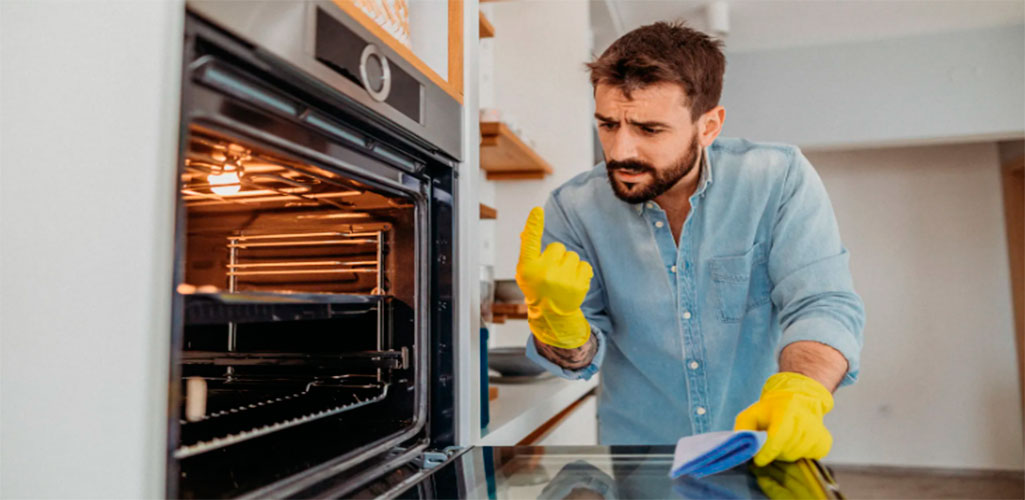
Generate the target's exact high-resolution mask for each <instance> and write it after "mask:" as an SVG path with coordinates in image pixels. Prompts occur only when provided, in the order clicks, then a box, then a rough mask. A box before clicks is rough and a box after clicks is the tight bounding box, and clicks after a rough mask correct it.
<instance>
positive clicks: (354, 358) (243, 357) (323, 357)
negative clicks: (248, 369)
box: [181, 348, 409, 370]
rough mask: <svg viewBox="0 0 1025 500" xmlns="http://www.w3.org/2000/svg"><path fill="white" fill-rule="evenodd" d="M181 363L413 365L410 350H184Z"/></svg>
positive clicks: (341, 366)
mask: <svg viewBox="0 0 1025 500" xmlns="http://www.w3.org/2000/svg"><path fill="white" fill-rule="evenodd" d="M181 363H182V365H184V366H188V365H203V366H232V367H237V366H272V367H280V366H302V367H306V368H326V369H332V368H334V369H343V370H346V369H352V368H391V369H402V368H406V367H407V366H408V365H409V354H408V349H406V348H402V349H400V350H389V351H354V352H339V353H327V354H321V353H316V354H314V353H304V352H231V351H228V352H225V351H182V359H181Z"/></svg>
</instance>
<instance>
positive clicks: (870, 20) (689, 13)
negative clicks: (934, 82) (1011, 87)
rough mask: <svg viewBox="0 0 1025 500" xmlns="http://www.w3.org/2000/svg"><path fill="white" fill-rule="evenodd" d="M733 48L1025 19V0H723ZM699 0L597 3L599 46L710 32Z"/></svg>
mask: <svg viewBox="0 0 1025 500" xmlns="http://www.w3.org/2000/svg"><path fill="white" fill-rule="evenodd" d="M724 1H725V3H727V4H728V10H729V33H728V34H727V35H726V36H725V37H724V41H725V42H726V51H727V52H750V51H756V50H769V49H781V48H788V47H807V46H815V45H826V44H834V43H845V42H858V41H868V40H879V39H885V38H900V37H907V36H915V35H923V34H929V33H942V32H947V31H959V30H969V29H974V28H986V27H993V26H1003V25H1014V24H1023V23H1025V2H1023V1H1022V0H960V1H952V0H814V1H813V0H803V1H801V0H724ZM709 3H711V2H709V1H693V0H591V24H592V29H593V31H594V47H595V51H596V52H597V53H600V52H601V51H603V50H604V49H605V47H607V46H608V45H609V44H610V43H611V42H612V41H613V40H615V39H616V38H617V37H618V36H619V35H620V34H622V33H625V32H627V31H630V30H632V29H634V28H636V27H639V26H642V25H645V24H649V23H653V22H655V21H660V20H676V19H681V20H684V21H687V23H688V24H689V25H690V26H692V27H694V28H697V29H700V30H703V31H708V23H707V16H706V5H707V4H709Z"/></svg>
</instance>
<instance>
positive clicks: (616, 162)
mask: <svg viewBox="0 0 1025 500" xmlns="http://www.w3.org/2000/svg"><path fill="white" fill-rule="evenodd" d="M588 66H589V68H590V71H591V82H592V84H593V86H594V97H595V110H596V113H595V118H596V119H597V122H598V129H599V139H600V140H601V144H602V150H603V153H604V155H605V162H604V163H602V164H599V165H597V166H596V167H595V168H594V169H593V170H591V171H589V172H586V173H584V174H581V175H578V176H576V177H575V178H573V179H572V180H570V181H569V182H567V183H565V184H564V185H562V186H560V187H559V188H558V189H556V190H555V191H554V192H553V193H552V195H551V197H550V198H549V199H548V202H547V204H546V206H545V209H544V210H542V209H541V208H535V209H534V210H533V211H532V212H531V214H530V216H529V218H528V220H527V224H526V228H525V229H524V231H523V235H522V238H521V239H522V246H521V249H520V261H519V264H518V266H517V275H516V279H517V282H518V283H519V285H520V288H521V289H522V290H523V292H524V295H525V296H526V298H527V303H528V310H529V314H528V323H529V325H530V329H531V332H532V334H533V335H532V336H531V338H530V339H529V340H528V342H527V355H528V357H530V358H531V359H533V360H534V361H535V362H537V363H539V364H540V365H542V366H544V367H545V368H547V369H548V370H550V371H552V372H554V373H556V374H559V375H561V376H564V377H567V378H589V377H591V376H592V375H594V374H595V373H596V372H597V371H598V369H599V367H601V370H602V378H601V385H602V390H601V398H600V403H599V410H598V419H599V434H600V441H601V442H602V444H606V445H612V444H663V443H675V442H676V440H677V439H678V438H680V437H682V436H685V435H690V434H695V433H701V432H709V431H719V430H729V429H731V428H735V429H761V430H767V431H768V435H769V437H768V440H767V442H766V444H765V446H764V447H763V448H762V451H761V452H759V454H758V455H757V456H756V457H755V462H756V464H758V465H764V464H766V463H768V462H771V461H773V460H775V459H782V460H795V459H798V458H802V457H809V458H821V457H823V456H825V455H826V454H827V453H828V452H829V449H830V447H831V445H832V438H831V436H830V434H829V432H828V430H826V427H825V425H824V424H823V415H824V414H825V413H826V412H828V411H829V410H830V409H832V407H833V398H832V394H831V393H832V391H834V390H835V389H836V388H837V386H838V385H842V384H847V383H851V382H853V381H854V380H855V379H856V378H857V374H858V358H859V353H860V350H861V344H862V327H863V324H864V309H863V305H862V302H861V300H860V298H859V297H858V295H857V294H856V293H855V292H854V289H853V286H852V284H851V276H850V271H849V268H848V253H847V251H846V250H845V249H844V247H843V245H842V243H841V241H840V235H839V232H838V230H837V225H836V220H835V218H834V216H833V211H832V207H831V206H830V203H829V199H828V197H827V195H826V192H825V190H824V188H823V186H822V183H821V181H820V180H819V177H818V176H817V174H816V173H815V170H814V169H813V168H812V166H811V164H809V162H808V160H807V159H805V157H804V156H803V155H802V154H801V152H800V151H799V150H798V149H797V148H796V147H793V146H788V145H783V144H765V143H753V142H749V141H745V140H738V139H718V140H717V139H716V138H717V137H718V136H719V132H720V131H721V129H722V125H723V120H724V116H725V112H724V109H723V107H722V106H719V105H718V101H719V96H720V93H721V90H722V77H723V72H724V68H725V59H724V57H723V54H722V52H721V50H720V43H719V42H716V41H714V40H712V39H710V38H709V37H707V36H706V35H704V34H702V33H700V32H697V31H694V30H691V29H689V28H686V27H685V26H683V25H678V24H668V23H656V24H653V25H649V26H644V27H641V28H638V29H636V30H634V31H632V32H630V33H628V34H626V35H624V36H623V37H622V38H620V39H619V40H617V41H616V42H614V43H613V44H612V45H611V46H610V47H609V48H608V50H606V51H605V52H604V53H603V54H602V55H601V57H599V58H598V59H597V60H596V61H595V62H593V63H591V64H589V65H588ZM780 118H781V119H787V117H780ZM543 245H547V247H543ZM542 248H544V251H543V252H542ZM777 372H778V373H777ZM759 388H761V392H759ZM745 408H746V409H745Z"/></svg>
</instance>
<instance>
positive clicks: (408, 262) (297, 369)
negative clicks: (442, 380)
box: [171, 124, 426, 497]
mask: <svg viewBox="0 0 1025 500" xmlns="http://www.w3.org/2000/svg"><path fill="white" fill-rule="evenodd" d="M253 144H254V143H253V142H252V141H246V140H243V139H239V138H238V136H236V135H232V134H227V133H223V132H221V131H217V130H215V129H213V128H206V127H202V126H199V125H196V124H193V125H192V126H191V127H190V129H189V131H188V138H187V141H186V144H185V151H184V165H183V166H182V171H181V177H180V199H179V204H180V206H181V207H183V211H184V217H183V219H184V231H180V232H179V234H180V236H179V238H180V240H182V241H179V252H183V253H184V255H183V258H180V262H181V263H182V264H181V267H182V269H181V270H180V272H179V274H180V275H181V276H182V277H183V279H182V280H181V282H180V283H179V285H178V287H177V293H178V295H179V299H180V301H179V303H180V304H181V305H182V307H183V309H184V313H183V315H182V316H183V318H184V320H183V325H182V332H183V334H182V335H181V341H180V345H179V346H177V352H178V353H179V356H178V359H177V360H176V361H177V363H178V366H177V370H176V373H177V374H179V375H180V376H177V377H176V378H177V380H176V381H172V383H176V384H177V389H178V391H177V393H176V394H175V393H172V394H173V396H176V401H174V403H176V404H172V412H174V410H173V409H174V408H177V414H174V415H172V416H171V418H173V419H176V423H177V425H176V429H177V432H176V433H172V440H173V441H172V444H171V446H172V450H173V458H174V459H175V460H176V461H177V465H178V469H179V485H178V491H177V494H178V495H180V496H182V497H205V496H228V495H236V494H239V493H243V492H247V491H252V490H253V489H254V488H258V487H261V486H264V485H266V484H268V483H271V482H273V481H275V480H279V479H282V478H284V477H287V476H289V475H290V474H294V473H295V472H297V471H302V470H304V469H307V468H309V467H311V466H312V465H314V464H317V463H320V462H321V461H324V460H328V459H331V458H337V457H339V456H346V455H350V456H351V455H354V454H358V452H359V451H360V450H365V449H366V448H368V447H371V446H373V445H374V444H375V443H380V442H382V441H384V440H386V439H388V438H389V437H393V436H396V435H399V434H402V433H403V432H406V431H408V430H410V429H411V428H413V427H414V426H415V425H416V423H417V421H418V419H419V417H418V412H419V411H421V410H422V406H423V401H422V398H423V397H425V396H424V395H422V394H418V391H420V390H421V389H419V388H420V387H422V385H421V384H419V383H417V379H418V377H419V376H420V374H421V373H422V370H425V369H426V367H423V366H418V360H419V359H420V356H419V349H420V348H421V345H420V341H418V336H417V329H418V320H417V317H416V314H415V311H416V301H417V300H418V297H419V295H420V292H419V291H418V286H419V285H420V280H419V279H417V276H418V273H420V272H421V271H422V270H421V269H419V266H420V265H419V262H420V261H421V260H422V259H420V258H418V237H419V235H418V226H419V224H418V223H417V220H418V219H417V218H418V216H419V214H418V210H419V209H418V205H417V202H416V199H415V198H414V197H413V196H412V195H410V194H409V193H404V192H401V191H399V190H397V189H388V188H385V187H382V186H380V185H375V184H372V183H370V182H367V181H363V180H360V179H359V178H357V177H356V176H354V175H343V174H341V173H340V171H339V170H337V169H328V168H322V167H319V166H316V165H314V164H312V163H311V162H307V161H302V160H300V159H297V158H296V157H293V156H290V155H289V154H285V153H283V152H281V151H275V150H271V149H270V148H268V147H257V146H254V145H253ZM175 434H176V435H175Z"/></svg>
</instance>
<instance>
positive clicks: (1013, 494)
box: [830, 466, 1025, 500]
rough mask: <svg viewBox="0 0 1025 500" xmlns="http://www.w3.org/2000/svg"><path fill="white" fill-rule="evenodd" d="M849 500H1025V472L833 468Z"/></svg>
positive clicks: (841, 489)
mask: <svg viewBox="0 0 1025 500" xmlns="http://www.w3.org/2000/svg"><path fill="white" fill-rule="evenodd" d="M830 468H831V469H832V470H833V476H834V477H835V479H836V482H837V483H838V484H839V485H840V491H842V492H843V494H844V496H845V497H847V498H848V499H852V500H854V499H871V498H885V499H893V498H900V499H917V498H922V499H926V498H927V499H939V498H971V499H984V498H985V499H989V498H1017V499H1020V498H1025V472H1016V471H964V472H960V471H954V472H950V471H942V470H937V469H912V468H891V467H854V466H831V467H830Z"/></svg>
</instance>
